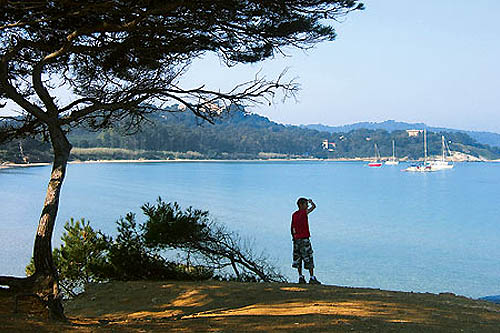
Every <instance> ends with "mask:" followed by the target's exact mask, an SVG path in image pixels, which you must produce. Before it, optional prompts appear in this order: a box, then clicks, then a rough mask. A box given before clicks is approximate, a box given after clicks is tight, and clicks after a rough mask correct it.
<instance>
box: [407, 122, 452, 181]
mask: <svg viewBox="0 0 500 333" xmlns="http://www.w3.org/2000/svg"><path fill="white" fill-rule="evenodd" d="M441 147H442V148H441V151H442V153H441V159H440V160H434V161H428V160H427V132H426V130H425V129H424V162H423V163H420V164H417V165H411V166H409V167H408V168H406V169H405V170H404V171H418V172H429V171H439V170H446V169H451V168H453V160H452V161H451V162H448V161H446V152H445V148H446V149H447V151H448V154H449V155H450V156H452V155H451V151H450V147H449V146H448V144H447V143H446V142H445V140H444V135H442V136H441Z"/></svg>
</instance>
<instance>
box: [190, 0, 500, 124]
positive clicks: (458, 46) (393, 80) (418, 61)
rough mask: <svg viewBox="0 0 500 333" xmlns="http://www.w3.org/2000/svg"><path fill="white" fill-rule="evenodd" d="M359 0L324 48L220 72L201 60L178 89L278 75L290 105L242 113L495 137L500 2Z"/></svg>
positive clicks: (499, 120) (212, 61) (499, 106)
mask: <svg viewBox="0 0 500 333" xmlns="http://www.w3.org/2000/svg"><path fill="white" fill-rule="evenodd" d="M362 2H363V3H364V4H365V7H366V9H365V10H364V11H358V12H354V13H351V14H349V15H348V16H346V17H345V18H344V19H343V20H342V22H341V23H335V24H334V27H335V28H336V31H337V34H338V37H337V39H336V40H335V41H333V42H325V43H321V44H318V45H317V46H316V47H315V48H314V49H312V50H309V51H307V52H303V51H300V50H290V49H289V50H287V53H288V55H289V56H288V57H282V56H278V55H277V56H276V57H275V58H274V59H271V60H267V61H265V62H263V63H259V64H253V65H239V66H236V67H233V68H230V69H227V68H224V66H223V65H221V64H220V62H219V60H218V59H217V58H216V57H213V56H208V57H205V58H204V59H202V60H200V61H197V62H195V63H194V64H193V65H192V66H191V68H190V71H189V72H188V73H187V74H186V76H185V78H184V84H187V85H188V86H190V85H191V84H192V85H193V86H195V85H197V84H201V83H205V84H207V86H208V87H212V88H217V89H218V88H220V89H223V90H224V89H229V88H231V87H232V86H233V85H234V84H237V83H238V82H242V81H246V80H250V79H252V78H253V77H254V75H255V73H256V72H259V71H260V73H261V75H265V76H266V77H267V78H268V79H273V78H275V77H277V75H279V73H281V72H282V71H283V70H284V69H285V68H288V74H287V77H288V78H289V79H293V78H296V79H297V81H298V82H299V83H300V85H301V91H300V92H299V95H298V100H297V101H294V100H289V101H287V102H285V103H282V102H281V99H279V98H278V99H276V101H275V103H273V104H272V105H271V106H268V105H258V106H256V107H253V108H252V109H251V111H252V112H255V113H258V114H261V115H264V116H266V117H269V118H270V119H271V120H274V121H277V122H280V123H286V124H296V125H298V124H315V123H322V124H324V125H332V126H337V125H344V124H351V123H355V122H361V121H370V122H381V121H385V120H396V121H405V122H424V123H426V124H427V125H430V126H439V127H448V128H456V129H465V130H482V131H493V132H499V133H500V117H499V116H498V114H499V111H500V100H499V95H500V94H499V87H500V69H499V68H500V66H499V64H498V62H499V61H500V43H499V42H500V20H498V14H499V13H500V1H498V0H476V1H465V0H419V1H414V0H413V1H410V0H365V1H362Z"/></svg>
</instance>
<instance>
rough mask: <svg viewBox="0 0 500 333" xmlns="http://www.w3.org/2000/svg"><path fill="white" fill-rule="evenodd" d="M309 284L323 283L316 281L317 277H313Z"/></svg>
mask: <svg viewBox="0 0 500 333" xmlns="http://www.w3.org/2000/svg"><path fill="white" fill-rule="evenodd" d="M309 284H321V282H319V281H318V279H316V278H315V277H312V278H311V279H310V280H309Z"/></svg>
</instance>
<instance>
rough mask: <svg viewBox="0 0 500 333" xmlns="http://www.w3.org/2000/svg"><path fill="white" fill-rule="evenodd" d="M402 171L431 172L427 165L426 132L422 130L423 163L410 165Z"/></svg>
mask: <svg viewBox="0 0 500 333" xmlns="http://www.w3.org/2000/svg"><path fill="white" fill-rule="evenodd" d="M403 171H411V172H430V171H433V170H432V169H431V166H430V165H428V163H427V131H426V130H425V129H424V162H423V163H418V164H413V165H410V166H409V167H408V168H406V169H404V170H403Z"/></svg>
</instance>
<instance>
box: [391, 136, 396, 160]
mask: <svg viewBox="0 0 500 333" xmlns="http://www.w3.org/2000/svg"><path fill="white" fill-rule="evenodd" d="M394 152H395V149H394V140H392V160H393V161H395V160H396V155H395V154H394Z"/></svg>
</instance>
